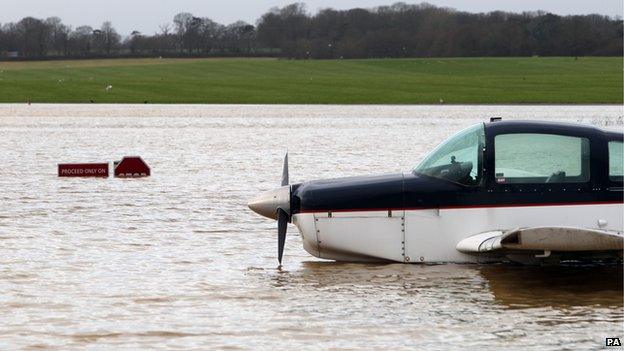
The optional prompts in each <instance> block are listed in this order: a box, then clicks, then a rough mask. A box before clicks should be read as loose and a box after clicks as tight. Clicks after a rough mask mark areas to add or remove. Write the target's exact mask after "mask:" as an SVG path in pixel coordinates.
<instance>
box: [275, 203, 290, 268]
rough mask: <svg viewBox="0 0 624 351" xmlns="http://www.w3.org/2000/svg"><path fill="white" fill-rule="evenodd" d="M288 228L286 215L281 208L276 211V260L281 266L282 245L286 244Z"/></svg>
mask: <svg viewBox="0 0 624 351" xmlns="http://www.w3.org/2000/svg"><path fill="white" fill-rule="evenodd" d="M287 226H288V214H287V213H286V211H284V210H282V209H281V208H278V209H277V260H278V261H279V264H280V266H281V265H282V256H283V255H284V243H285V242H286V227H287Z"/></svg>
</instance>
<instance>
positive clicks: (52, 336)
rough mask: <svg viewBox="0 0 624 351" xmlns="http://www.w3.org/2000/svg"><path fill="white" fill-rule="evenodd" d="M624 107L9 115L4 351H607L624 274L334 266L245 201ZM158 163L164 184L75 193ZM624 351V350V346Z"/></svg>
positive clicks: (2, 166) (1, 110)
mask: <svg viewBox="0 0 624 351" xmlns="http://www.w3.org/2000/svg"><path fill="white" fill-rule="evenodd" d="M623 115H624V111H623V110H622V107H621V106H488V107H483V106H219V105H215V106H201V105H196V106H179V105H169V106H152V105H32V106H27V105H0V150H2V152H1V153H0V349H3V350H9V349H18V348H23V349H95V350H98V349H101V350H111V349H128V350H134V349H148V348H149V349H234V350H236V349H276V348H277V349H279V348H282V349H284V350H300V349H314V350H321V349H393V350H398V349H412V350H417V349H420V350H423V349H427V350H449V349H454V350H465V349H481V350H499V349H501V348H505V349H517V350H557V349H562V348H564V349H574V350H579V349H600V348H603V347H604V346H605V338H606V337H620V338H621V339H622V338H623V337H624V335H623V334H624V331H623V329H624V316H623V313H624V307H623V297H622V293H623V292H622V273H623V272H622V268H621V267H582V268H581V267H564V268H553V267H519V266H510V265H430V266H429V265H404V264H350V263H335V262H328V261H323V260H319V259H316V258H314V257H311V256H309V255H308V254H307V253H306V252H305V251H304V250H303V248H302V245H301V240H300V238H299V237H298V233H297V231H296V228H294V227H290V228H289V235H288V238H287V240H286V249H285V257H284V268H283V270H282V271H280V270H278V269H277V259H276V255H277V235H276V224H275V222H272V221H270V220H267V219H265V218H262V217H259V216H258V215H256V214H254V213H252V212H251V211H250V210H249V209H247V207H246V202H247V200H248V199H250V198H251V197H252V196H254V195H255V194H257V193H258V192H260V191H264V190H268V189H272V188H274V187H277V186H278V185H279V182H280V177H281V163H282V158H283V155H284V153H285V152H286V150H288V151H289V155H290V177H291V182H300V181H304V180H311V179H317V178H327V177H336V176H349V175H365V174H371V173H387V172H400V171H406V170H409V169H410V168H411V167H412V166H414V165H415V164H416V163H418V161H419V160H421V159H422V157H423V156H424V155H425V153H426V152H427V151H428V150H431V149H432V148H433V147H434V146H435V145H436V144H437V143H439V142H440V141H441V140H442V139H444V138H445V137H447V136H449V135H450V134H452V133H454V132H455V131H457V130H459V129H460V128H463V127H466V126H469V125H470V124H472V123H475V122H479V121H485V120H487V119H488V118H489V117H490V116H503V117H504V118H506V119H512V118H523V119H550V120H565V121H572V122H581V123H587V124H595V125H600V126H605V127H607V128H616V129H620V130H621V129H622V128H623V123H622V116H623ZM124 155H141V156H142V157H143V159H144V160H146V161H147V162H148V163H149V165H150V166H151V169H152V176H151V177H149V178H145V179H115V178H109V179H75V178H74V179H69V178H57V176H56V172H57V169H56V165H57V163H64V162H98V161H113V160H118V159H120V158H121V157H122V156H124ZM622 340H624V339H622Z"/></svg>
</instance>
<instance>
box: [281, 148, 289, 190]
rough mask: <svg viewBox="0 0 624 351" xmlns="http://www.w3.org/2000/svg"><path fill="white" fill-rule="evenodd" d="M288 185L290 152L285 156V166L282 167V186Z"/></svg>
mask: <svg viewBox="0 0 624 351" xmlns="http://www.w3.org/2000/svg"><path fill="white" fill-rule="evenodd" d="M284 185H288V151H286V156H284V166H283V167H282V186H284Z"/></svg>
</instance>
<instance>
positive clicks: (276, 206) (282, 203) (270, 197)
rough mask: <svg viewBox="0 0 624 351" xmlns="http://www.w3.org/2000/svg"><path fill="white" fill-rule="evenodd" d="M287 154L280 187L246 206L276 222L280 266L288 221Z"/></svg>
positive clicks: (254, 199)
mask: <svg viewBox="0 0 624 351" xmlns="http://www.w3.org/2000/svg"><path fill="white" fill-rule="evenodd" d="M288 182H289V181H288V152H287V153H286V156H284V166H283V168H282V186H281V187H280V188H277V189H274V190H270V191H267V192H264V193H262V194H260V195H258V196H257V197H255V198H253V199H252V200H251V201H249V203H248V204H247V206H249V208H250V209H251V210H252V211H254V212H256V213H257V214H259V215H262V216H264V217H267V218H271V219H275V220H277V260H278V261H279V264H280V265H281V264H282V257H283V255H284V243H285V242H286V229H287V225H288V222H289V221H290V190H291V189H290V185H289V184H288Z"/></svg>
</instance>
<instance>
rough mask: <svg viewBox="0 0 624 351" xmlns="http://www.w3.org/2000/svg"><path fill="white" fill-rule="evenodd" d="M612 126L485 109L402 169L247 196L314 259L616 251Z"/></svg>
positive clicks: (607, 257) (535, 256)
mask: <svg viewBox="0 0 624 351" xmlns="http://www.w3.org/2000/svg"><path fill="white" fill-rule="evenodd" d="M623 141H624V133H622V132H621V131H608V130H603V129H601V128H598V127H594V126H590V125H582V124H573V123H560V122H546V121H520V120H509V121H508V120H505V121H503V120H502V119H501V118H500V117H497V118H492V119H490V121H489V122H484V123H479V124H476V125H473V126H471V127H469V128H467V129H465V130H462V131H460V132H459V133H457V134H455V135H454V136H452V137H450V138H449V139H447V140H446V141H444V142H443V143H442V144H440V145H439V146H438V147H437V148H435V149H434V150H433V151H431V152H430V153H429V154H428V155H427V156H426V157H425V158H424V159H423V160H422V162H420V164H419V165H418V166H416V167H415V168H414V169H413V170H411V171H410V172H406V173H399V174H386V175H372V176H360V177H348V178H338V179H328V180H313V181H307V182H303V183H297V184H289V171H288V153H286V156H285V157H284V165H283V170H282V182H281V187H279V188H277V189H274V190H270V191H267V192H264V193H262V194H260V195H259V196H257V197H255V198H254V199H252V200H251V201H250V202H249V203H248V206H249V208H250V209H251V210H253V211H254V212H256V213H257V214H260V215H262V216H264V217H267V218H271V219H274V220H277V224H278V225H277V227H278V228H277V229H278V262H279V264H280V267H281V263H282V257H283V251H284V243H285V239H286V230H287V225H288V223H293V224H294V225H296V227H297V228H298V230H299V232H300V234H301V238H302V242H303V248H304V249H305V250H306V251H307V252H308V253H310V254H311V255H313V256H315V257H319V258H323V259H328V260H335V261H348V262H375V261H393V262H403V263H434V264H437V263H488V262H515V263H520V264H527V265H538V264H560V263H566V262H587V261H590V262H596V261H612V262H621V261H622V257H623V249H624V201H623V195H624V192H623V182H624V179H623V174H624V172H623V163H624V155H623V149H624V147H623Z"/></svg>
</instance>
